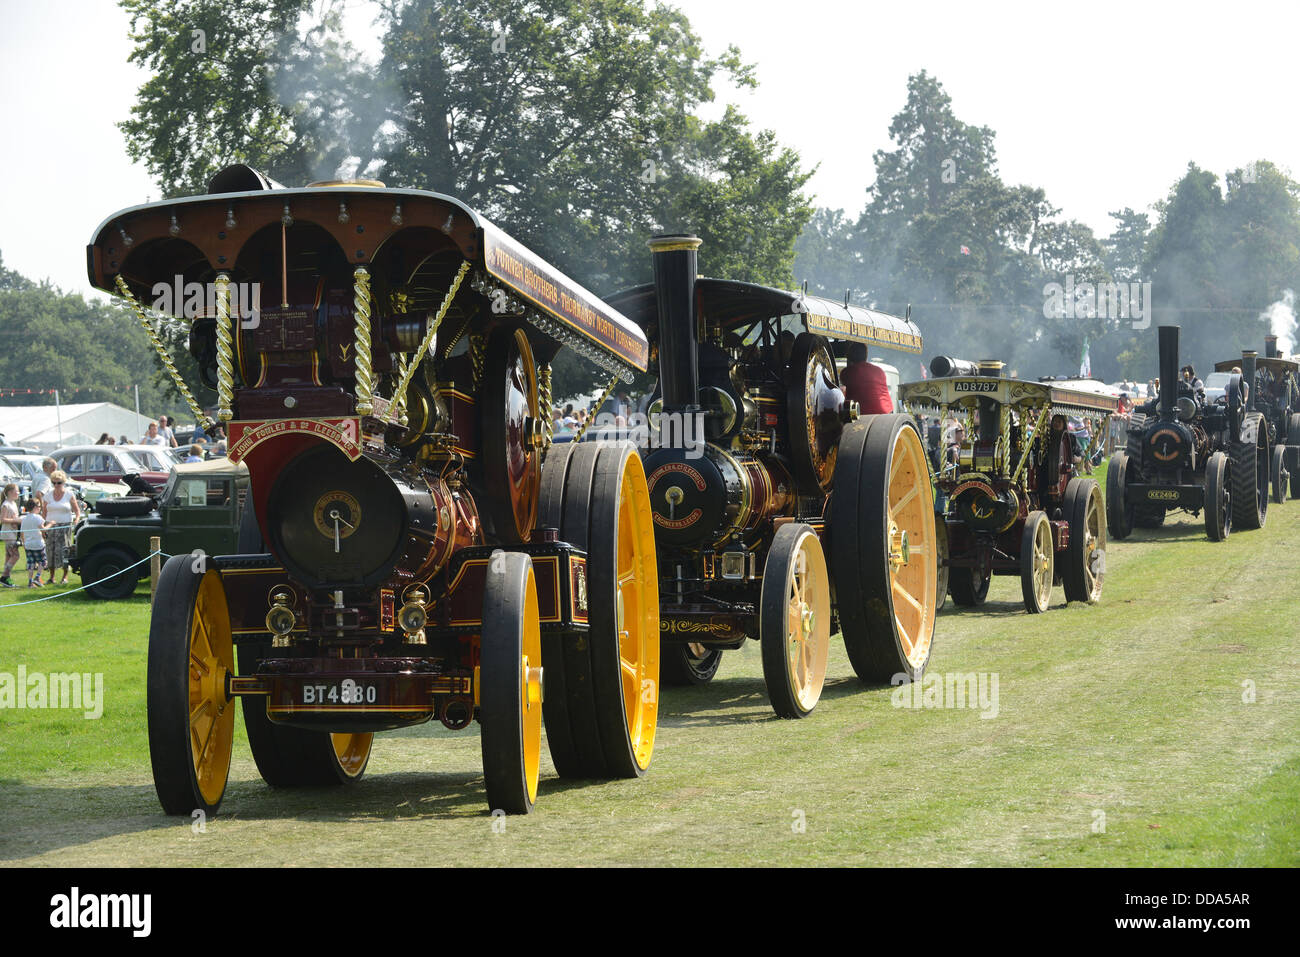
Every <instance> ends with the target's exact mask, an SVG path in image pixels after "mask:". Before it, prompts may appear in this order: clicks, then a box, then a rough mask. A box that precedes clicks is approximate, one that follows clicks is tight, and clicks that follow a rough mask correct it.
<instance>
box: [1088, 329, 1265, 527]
mask: <svg viewBox="0 0 1300 957" xmlns="http://www.w3.org/2000/svg"><path fill="white" fill-rule="evenodd" d="M1178 334H1179V327H1178V326H1160V327H1159V350H1160V392H1159V395H1158V396H1157V397H1156V398H1153V399H1151V400H1149V401H1148V402H1146V403H1145V404H1144V405H1140V406H1138V407H1137V408H1136V409H1135V410H1134V412H1133V414H1132V415H1131V416H1130V417H1129V426H1128V441H1127V443H1126V445H1125V449H1124V451H1123V452H1116V453H1115V454H1114V455H1112V456H1111V458H1110V464H1109V466H1108V467H1107V470H1106V523H1107V526H1108V527H1109V529H1110V535H1111V538H1114V539H1117V540H1119V539H1124V538H1127V537H1128V536H1129V535H1130V534H1131V533H1132V531H1133V529H1134V528H1157V527H1159V526H1160V525H1161V524H1163V523H1164V520H1165V516H1166V514H1167V513H1168V512H1170V511H1174V510H1178V509H1182V510H1184V511H1187V512H1190V513H1191V514H1192V515H1194V516H1195V515H1199V514H1200V513H1201V511H1202V510H1204V512H1205V534H1206V535H1207V536H1208V537H1209V539H1210V541H1212V542H1219V541H1223V540H1224V539H1225V538H1227V537H1228V535H1229V533H1230V532H1232V531H1234V530H1243V529H1254V528H1262V527H1263V526H1264V521H1265V519H1266V515H1267V511H1268V486H1269V466H1270V462H1271V461H1272V453H1271V448H1272V447H1271V444H1270V441H1269V429H1268V423H1267V422H1266V421H1265V419H1264V416H1263V415H1262V414H1261V413H1260V412H1258V411H1255V410H1253V409H1251V408H1250V404H1249V393H1251V392H1253V391H1254V390H1253V389H1250V388H1248V387H1247V384H1248V383H1250V382H1253V381H1254V379H1255V368H1254V365H1255V354H1254V353H1247V354H1245V355H1244V356H1243V358H1242V360H1241V363H1242V374H1237V373H1230V374H1229V377H1228V384H1227V386H1226V388H1225V391H1224V396H1223V398H1222V399H1218V400H1215V401H1213V402H1210V401H1207V400H1206V397H1205V395H1204V393H1201V392H1198V391H1197V390H1196V389H1194V388H1193V387H1192V384H1191V383H1189V382H1187V381H1185V380H1184V379H1182V378H1180V376H1179V374H1178V372H1179V370H1178ZM1171 383H1172V385H1171Z"/></svg>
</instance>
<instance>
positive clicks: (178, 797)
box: [146, 555, 235, 816]
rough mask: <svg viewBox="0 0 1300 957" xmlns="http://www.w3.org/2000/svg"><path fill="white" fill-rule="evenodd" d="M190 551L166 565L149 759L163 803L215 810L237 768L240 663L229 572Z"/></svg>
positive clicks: (182, 811) (151, 689)
mask: <svg viewBox="0 0 1300 957" xmlns="http://www.w3.org/2000/svg"><path fill="white" fill-rule="evenodd" d="M193 565H194V563H193V562H191V560H190V557H189V556H188V555H174V556H172V557H171V558H169V559H168V560H167V563H166V564H165V565H163V568H162V572H161V573H160V574H159V576H158V587H157V590H156V591H155V593H154V605H153V613H152V616H151V618H150V621H149V663H148V669H147V679H146V692H147V702H148V726H149V760H150V763H151V764H152V766H153V780H154V789H155V790H156V791H157V793H158V801H159V803H160V804H162V808H163V811H164V812H165V813H167V814H172V815H186V816H189V815H190V814H192V813H193V812H194V811H202V812H203V813H205V814H213V813H215V812H216V810H217V808H218V807H219V806H220V805H221V799H222V797H223V796H224V795H225V791H226V779H227V777H228V776H229V774H230V756H231V751H232V748H233V741H234V726H235V702H234V699H233V698H230V697H229V696H228V695H227V694H226V681H225V678H226V675H228V674H233V673H234V670H235V654H234V643H233V639H232V636H231V630H230V611H229V609H228V607H227V605H226V592H225V588H224V586H223V585H222V582H221V573H220V572H219V571H217V570H216V569H209V570H207V571H204V572H197V571H195V570H194V567H193Z"/></svg>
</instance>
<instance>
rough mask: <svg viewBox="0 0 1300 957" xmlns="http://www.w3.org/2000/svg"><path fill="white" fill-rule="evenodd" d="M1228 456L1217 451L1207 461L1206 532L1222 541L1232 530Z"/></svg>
mask: <svg viewBox="0 0 1300 957" xmlns="http://www.w3.org/2000/svg"><path fill="white" fill-rule="evenodd" d="M1230 467H1231V466H1230V463H1229V462H1228V456H1227V455H1225V454H1224V453H1223V452H1215V453H1214V454H1212V455H1211V456H1210V458H1209V460H1208V461H1206V463H1205V534H1206V535H1207V536H1208V537H1209V539H1210V541H1212V542H1221V541H1223V540H1224V539H1226V538H1227V537H1228V535H1229V534H1231V532H1232V483H1231V482H1230V481H1229V480H1228V472H1229V469H1230Z"/></svg>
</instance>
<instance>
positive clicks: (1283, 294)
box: [795, 71, 1300, 381]
mask: <svg viewBox="0 0 1300 957" xmlns="http://www.w3.org/2000/svg"><path fill="white" fill-rule="evenodd" d="M889 134H890V137H891V140H892V143H893V148H892V149H888V150H880V151H878V152H877V153H876V154H875V156H874V162H875V179H874V181H873V183H872V184H871V185H870V186H869V187H868V188H867V190H866V196H865V205H864V208H863V210H862V211H861V213H860V214H858V215H857V216H856V217H852V216H848V215H846V214H845V212H844V211H843V210H831V209H825V208H819V209H817V210H816V211H815V212H814V214H813V217H812V220H811V222H810V223H809V226H808V228H807V229H805V230H804V232H803V233H802V235H801V236H800V237H799V240H798V242H797V243H796V247H795V248H796V251H797V257H796V260H795V272H796V274H797V275H799V276H801V277H805V278H808V279H809V280H810V283H811V284H812V285H813V286H814V287H816V288H818V289H820V290H822V291H823V292H825V293H827V294H828V295H842V294H843V292H844V291H845V290H848V289H851V290H854V296H855V299H862V300H865V301H867V302H874V303H875V304H876V305H878V306H879V307H880V308H881V309H883V310H885V311H890V312H900V313H901V312H902V311H904V310H906V309H907V308H908V306H909V305H910V307H911V309H912V316H913V318H914V319H915V320H916V321H917V323H918V325H919V326H920V327H921V330H922V332H923V333H924V335H925V339H926V350H927V353H929V354H946V355H956V356H960V357H964V358H971V359H980V358H999V359H1002V360H1003V361H1005V362H1007V363H1008V365H1009V367H1010V368H1013V369H1017V370H1018V371H1019V372H1020V374H1022V375H1027V376H1037V375H1040V374H1056V375H1060V374H1070V373H1075V372H1077V371H1078V370H1079V367H1080V365H1081V360H1082V359H1083V357H1084V355H1085V352H1086V353H1087V355H1088V356H1089V359H1090V364H1091V368H1092V373H1093V374H1094V375H1095V376H1098V377H1100V378H1103V379H1106V380H1108V381H1112V380H1116V379H1119V378H1121V377H1123V378H1130V379H1139V380H1143V381H1145V380H1147V379H1149V378H1152V377H1154V376H1156V375H1157V369H1156V366H1157V358H1156V333H1155V326H1156V325H1159V324H1167V323H1176V324H1178V325H1181V326H1182V328H1183V333H1182V337H1181V338H1182V352H1183V355H1184V358H1185V359H1189V360H1193V361H1194V363H1195V364H1196V365H1197V367H1198V368H1206V367H1208V366H1210V365H1211V364H1212V363H1213V362H1214V361H1216V360H1219V359H1225V358H1229V357H1230V356H1231V355H1233V354H1234V353H1237V354H1239V353H1240V351H1241V350H1242V349H1256V350H1259V351H1262V349H1263V337H1264V335H1265V333H1267V332H1268V331H1269V329H1270V323H1269V321H1268V320H1267V319H1266V318H1264V316H1263V313H1264V312H1265V311H1266V310H1268V308H1269V307H1270V305H1272V304H1274V303H1279V302H1283V301H1284V300H1287V299H1288V293H1289V291H1292V290H1295V289H1297V288H1300V286H1298V285H1297V284H1298V283H1300V207H1298V205H1297V196H1298V195H1300V194H1298V189H1300V187H1297V184H1296V183H1295V181H1293V180H1292V179H1291V178H1290V177H1289V176H1288V175H1286V174H1285V173H1283V172H1282V171H1281V170H1280V169H1278V168H1277V167H1276V166H1275V165H1274V164H1272V163H1269V162H1267V161H1263V160H1261V161H1258V162H1256V163H1252V164H1250V165H1249V166H1247V167H1245V168H1242V169H1237V170H1233V171H1231V172H1229V173H1228V174H1227V175H1226V176H1225V177H1224V180H1223V183H1222V185H1220V181H1219V178H1218V177H1217V176H1216V175H1215V174H1214V173H1212V172H1209V171H1206V170H1203V169H1201V168H1199V167H1198V166H1196V164H1195V163H1189V164H1188V167H1187V171H1186V172H1185V173H1184V174H1183V175H1182V176H1181V177H1180V178H1179V179H1178V180H1177V182H1175V183H1174V184H1173V186H1172V187H1171V189H1170V191H1169V193H1168V195H1167V196H1165V197H1164V198H1161V199H1157V200H1156V201H1155V202H1153V204H1152V207H1153V210H1154V214H1155V218H1154V222H1153V221H1152V217H1151V216H1150V215H1148V214H1147V213H1146V212H1139V211H1135V210H1133V209H1131V208H1124V209H1121V210H1117V211H1115V212H1112V213H1111V214H1110V216H1111V218H1112V219H1113V221H1114V228H1113V231H1112V232H1111V234H1110V235H1109V236H1106V237H1101V238H1099V237H1097V236H1096V235H1095V234H1094V233H1093V231H1092V230H1091V229H1090V228H1089V227H1088V226H1087V225H1085V224H1084V223H1081V222H1078V221H1077V220H1070V219H1065V218H1063V217H1062V215H1061V211H1060V210H1059V209H1057V208H1056V207H1054V206H1052V205H1051V203H1050V202H1049V201H1048V197H1047V194H1046V191H1045V190H1043V189H1042V188H1039V187H1034V186H1028V185H1009V184H1007V183H1006V182H1004V181H1003V180H1002V178H1001V177H1000V176H999V174H998V171H997V153H996V150H995V146H994V140H995V134H994V132H993V131H992V130H991V129H989V128H988V127H976V126H972V125H969V124H967V123H964V122H962V121H961V120H960V119H959V118H958V117H957V116H956V115H955V114H954V112H953V110H952V103H951V99H950V98H949V96H948V94H947V93H946V92H945V91H944V89H943V86H942V85H941V84H940V83H939V81H938V80H937V79H935V78H934V77H932V76H930V75H929V74H927V73H926V72H924V71H922V72H921V73H919V74H916V75H915V76H912V77H911V78H910V79H909V80H908V89H907V102H906V104H905V105H904V106H903V108H902V110H901V111H900V112H899V113H898V114H897V115H895V116H894V118H893V122H892V123H891V125H890V128H889ZM1102 293H1107V294H1108V295H1102ZM1278 311H1279V312H1283V313H1285V311H1286V310H1285V309H1280V310H1278ZM1289 319H1290V324H1291V326H1292V328H1293V324H1294V317H1293V316H1291V317H1289ZM1279 322H1280V324H1282V325H1286V324H1287V322H1288V320H1287V318H1281V319H1280V320H1279ZM1143 327H1145V328H1143ZM909 365H910V363H909ZM919 374H920V370H919V369H915V368H912V369H910V370H905V371H904V377H905V378H912V377H915V376H917V375H919Z"/></svg>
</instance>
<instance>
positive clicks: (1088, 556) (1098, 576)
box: [1062, 478, 1106, 604]
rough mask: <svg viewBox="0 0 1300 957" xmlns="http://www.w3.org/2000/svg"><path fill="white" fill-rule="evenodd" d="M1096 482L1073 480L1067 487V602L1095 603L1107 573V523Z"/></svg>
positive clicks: (1065, 578)
mask: <svg viewBox="0 0 1300 957" xmlns="http://www.w3.org/2000/svg"><path fill="white" fill-rule="evenodd" d="M1104 511H1105V507H1104V506H1103V504H1102V500H1101V486H1100V485H1098V484H1097V481H1096V479H1086V478H1072V479H1070V484H1069V485H1067V486H1066V487H1065V509H1064V513H1065V518H1066V520H1067V521H1068V522H1069V523H1070V546H1069V548H1068V549H1067V550H1066V553H1065V568H1064V575H1062V578H1063V584H1064V585H1065V600H1066V601H1067V602H1070V601H1086V602H1088V604H1092V603H1093V602H1095V601H1097V599H1099V598H1101V583H1102V579H1103V578H1104V577H1105V574H1106V520H1105V518H1104V515H1103V513H1104Z"/></svg>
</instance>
